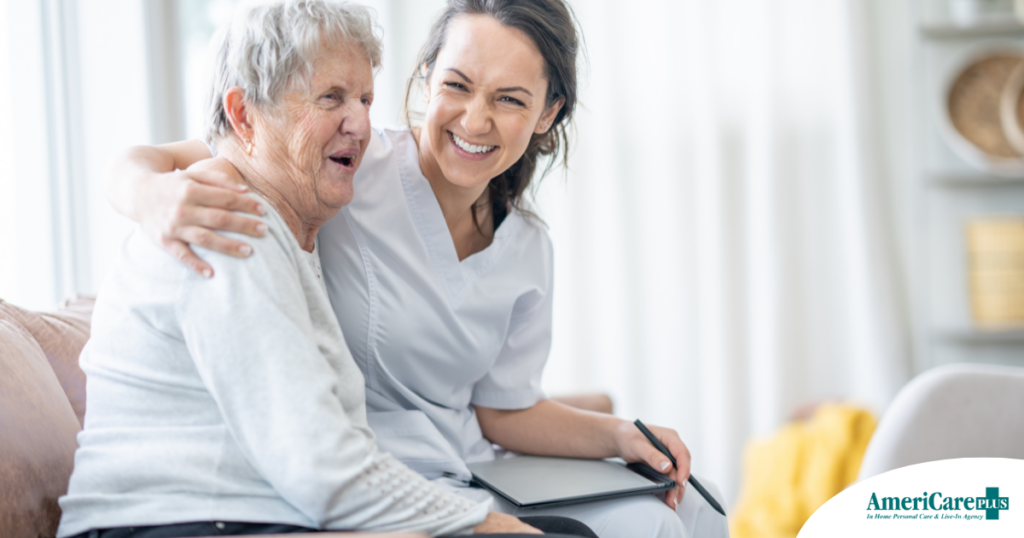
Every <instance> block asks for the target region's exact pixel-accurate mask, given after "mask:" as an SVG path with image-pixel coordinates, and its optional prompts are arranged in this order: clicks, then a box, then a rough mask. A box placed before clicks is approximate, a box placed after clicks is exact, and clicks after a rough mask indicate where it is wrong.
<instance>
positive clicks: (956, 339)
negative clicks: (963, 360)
mask: <svg viewBox="0 0 1024 538" xmlns="http://www.w3.org/2000/svg"><path fill="white" fill-rule="evenodd" d="M935 337H936V338H937V339H938V340H943V341H946V342H952V343H956V344H1024V327H1017V328H1008V329H978V328H965V329H947V330H940V331H936V333H935Z"/></svg>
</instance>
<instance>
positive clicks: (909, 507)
mask: <svg viewBox="0 0 1024 538" xmlns="http://www.w3.org/2000/svg"><path fill="white" fill-rule="evenodd" d="M1009 509H1010V498H1009V497H1000V496H999V488H985V496H984V497H945V496H943V495H942V493H939V492H935V493H932V494H928V492H927V491H926V492H924V494H923V495H921V496H920V497H903V498H900V497H881V498H879V497H878V495H877V494H876V493H874V492H872V493H871V499H870V500H869V501H868V519H976V520H981V519H982V517H981V514H972V513H971V512H977V511H984V512H985V519H999V512H1000V511H1001V510H1009ZM928 511H931V512H937V513H935V514H929V513H926V512H928ZM962 511H966V512H967V513H966V514H961V513H960V512H962ZM882 512H895V513H892V514H885V513H882ZM899 512H916V513H912V514H903V513H899Z"/></svg>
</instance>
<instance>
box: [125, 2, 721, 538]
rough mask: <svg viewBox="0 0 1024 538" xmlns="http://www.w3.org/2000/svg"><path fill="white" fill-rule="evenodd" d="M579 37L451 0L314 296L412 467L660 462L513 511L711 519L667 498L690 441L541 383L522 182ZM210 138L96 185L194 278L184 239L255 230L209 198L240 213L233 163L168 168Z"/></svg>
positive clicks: (449, 475)
mask: <svg viewBox="0 0 1024 538" xmlns="http://www.w3.org/2000/svg"><path fill="white" fill-rule="evenodd" d="M577 49H578V36H577V30H576V26H575V24H574V19H573V16H572V14H571V11H570V9H569V7H568V6H567V5H566V4H565V3H564V2H563V1H562V0H450V1H449V3H448V6H447V9H446V10H445V11H444V12H443V13H442V15H441V17H440V19H439V20H438V21H437V22H436V23H435V25H434V26H433V29H432V31H431V34H430V37H429V38H428V40H427V44H426V46H425V47H424V49H423V51H422V53H421V55H420V58H419V61H418V62H417V65H418V66H419V67H418V69H417V75H418V76H420V77H421V78H422V79H423V82H424V92H423V99H424V100H425V104H426V114H425V118H424V120H423V122H422V125H420V126H418V127H413V128H412V129H394V130H381V131H375V132H374V134H373V135H372V137H371V140H370V143H369V147H368V148H367V151H366V154H365V156H364V159H363V162H362V165H361V168H360V169H359V171H358V172H357V173H356V177H355V182H354V189H355V197H354V199H353V201H352V203H351V204H350V205H349V206H348V207H346V208H344V209H342V211H341V213H340V214H339V215H338V216H336V217H335V218H333V219H331V220H330V221H329V222H328V223H326V224H325V225H324V227H323V228H322V230H321V232H320V235H319V240H320V248H321V257H322V262H323V271H324V278H325V280H326V283H327V288H328V292H329V294H330V298H331V303H332V305H333V307H334V310H335V313H336V315H337V317H338V320H339V323H340V324H341V327H342V330H343V332H344V333H345V335H346V337H347V340H348V343H349V347H350V349H351V351H352V353H353V355H354V356H355V358H356V361H357V363H358V364H359V366H360V368H361V369H362V371H363V373H364V375H365V377H366V388H367V391H366V396H367V409H368V411H369V412H370V413H369V417H368V418H369V421H370V425H371V427H372V428H373V430H374V432H375V434H376V435H377V438H378V441H379V443H380V446H381V449H382V450H385V451H389V452H391V453H392V454H393V455H394V456H395V457H397V458H398V459H399V460H401V461H403V462H404V463H406V464H407V465H409V466H410V467H411V468H413V469H416V470H418V471H419V472H421V473H422V474H423V475H425V476H426V477H428V478H431V479H437V480H441V481H444V482H447V483H448V484H449V485H452V486H456V487H459V491H461V492H462V493H463V494H465V495H467V496H471V497H475V498H484V497H486V496H487V495H488V494H487V493H486V492H484V491H482V490H476V489H472V488H467V487H462V486H465V485H466V484H467V483H468V480H469V478H470V473H469V472H468V470H467V469H466V466H465V462H467V461H480V460H487V459H491V458H494V457H495V452H494V449H493V448H492V445H491V442H494V443H497V444H499V445H501V446H503V447H504V448H506V449H508V450H512V451H515V452H519V453H527V454H540V455H556V456H573V457H583V458H606V457H612V456H620V457H622V458H624V459H626V460H627V461H643V462H646V463H647V464H649V465H651V466H652V467H654V468H656V469H661V470H662V471H663V472H666V473H672V474H673V475H674V478H675V479H676V480H677V481H678V482H679V484H680V485H681V486H680V488H678V489H676V490H674V491H672V492H669V493H668V494H667V495H666V499H665V503H661V502H660V501H659V500H657V499H656V498H655V497H654V496H640V497H632V498H625V499H617V500H611V501H604V502H598V503H589V504H581V505H575V506H570V507H562V508H554V509H548V510H532V511H530V513H531V514H559V515H569V516H571V517H574V518H576V519H579V520H581V521H583V522H584V523H586V524H587V525H589V526H590V527H591V528H592V529H594V531H595V532H597V533H598V534H599V535H601V536H603V537H606V538H614V537H637V536H651V537H654V536H680V537H681V536H724V535H727V533H728V531H727V528H726V524H725V520H724V518H722V517H721V516H719V515H718V514H717V513H715V512H714V511H713V510H712V509H711V508H710V506H708V505H707V504H706V502H705V501H703V499H702V498H701V497H700V496H699V495H697V494H690V495H685V496H684V495H683V493H684V489H683V486H682V485H684V484H685V480H686V478H687V476H688V474H689V463H690V457H689V452H688V450H687V448H686V446H685V445H684V444H683V442H682V441H681V440H680V438H679V436H678V434H677V433H676V432H675V431H673V430H670V429H667V428H657V427H652V428H651V429H652V430H653V431H654V432H655V434H656V435H657V436H658V437H659V438H661V439H662V441H663V442H664V443H665V444H666V445H667V446H668V447H669V449H670V450H671V451H672V453H673V455H674V456H675V458H676V459H677V460H678V461H679V469H678V470H673V469H672V468H671V467H670V466H669V463H668V459H667V458H666V457H665V456H664V455H662V454H661V453H660V452H658V451H657V450H656V449H655V448H654V447H653V446H651V444H650V443H649V442H648V441H647V440H646V439H645V438H644V437H643V435H642V434H641V433H640V432H639V431H638V430H637V429H636V428H634V427H633V426H632V424H630V423H629V422H627V421H624V420H621V419H619V418H616V417H613V416H610V415H603V414H598V413H590V412H585V411H580V410H576V409H573V408H570V407H568V406H564V405H561V404H559V403H557V402H553V401H551V400H548V399H546V398H545V396H544V394H543V392H542V391H541V389H540V378H541V373H542V370H543V367H544V364H545V362H546V360H547V356H548V351H549V348H550V340H551V305H552V302H551V301H552V253H551V243H550V240H549V238H548V236H547V234H546V233H545V231H544V228H543V226H542V225H540V224H539V223H538V222H537V221H536V219H535V218H534V217H532V216H531V214H530V213H529V212H528V211H527V210H526V209H525V208H524V200H523V197H524V192H525V191H526V189H527V187H528V186H529V184H530V181H531V179H532V177H533V175H534V171H535V168H536V166H537V164H538V162H539V161H541V160H543V159H545V158H550V159H559V158H561V159H563V160H564V159H565V156H566V153H567V149H568V148H567V142H568V139H567V136H566V133H567V131H568V129H569V124H570V122H571V119H572V115H573V112H574V110H575V106H576V91H577V89H576V60H577ZM412 88H413V84H412V83H410V86H409V91H410V93H411V92H412ZM210 155H211V151H210V150H208V149H207V148H206V146H204V145H203V144H202V143H201V142H194V141H193V142H179V143H176V144H170V145H166V146H162V147H159V148H134V149H132V150H130V151H129V153H128V154H127V155H126V156H125V157H124V158H123V159H121V160H120V161H119V162H118V163H117V164H116V166H115V167H114V168H113V170H112V174H111V175H112V178H111V179H112V181H111V185H110V197H111V201H112V203H113V204H114V205H115V206H116V207H117V208H118V209H119V210H120V211H121V212H123V213H124V214H126V215H128V216H129V217H131V218H133V219H135V220H138V221H140V222H141V223H142V224H143V225H144V227H145V228H146V229H147V230H149V233H150V235H151V236H153V237H154V238H155V239H156V240H157V241H158V242H159V243H160V244H162V245H163V246H164V247H165V248H167V249H168V250H169V251H171V252H172V253H173V254H175V255H176V256H177V257H179V258H180V259H182V260H183V261H185V262H186V263H187V264H188V265H190V266H191V267H193V268H194V269H197V270H198V271H200V272H202V273H203V274H206V275H207V276H212V272H211V270H210V268H209V266H207V265H205V264H204V263H203V262H202V261H201V260H199V259H198V258H196V257H195V256H194V254H193V253H192V252H191V251H190V250H188V248H187V245H186V243H194V244H196V245H199V246H203V247H207V248H212V249H214V250H218V251H221V252H228V253H233V254H235V255H241V256H244V255H248V254H249V253H251V252H252V250H251V249H250V246H249V245H245V244H243V243H239V242H237V241H234V240H231V239H229V238H225V237H222V236H219V235H217V234H215V233H212V232H211V231H210V228H214V229H224V230H231V231H238V232H242V233H248V234H249V235H254V236H258V235H259V234H260V230H258V229H257V228H256V225H255V223H254V222H250V221H247V220H246V219H244V218H242V217H240V216H239V215H237V214H232V213H230V212H228V211H224V210H225V209H228V210H233V211H244V212H255V211H256V208H255V207H254V205H253V204H252V203H251V202H249V200H248V199H247V198H246V197H244V196H241V195H240V194H238V193H237V191H236V192H232V189H234V187H231V186H230V185H231V180H230V176H231V175H233V171H231V170H226V172H228V173H226V174H215V173H205V174H204V173H190V172H187V171H186V172H180V171H173V170H175V169H181V168H186V167H187V166H189V165H190V164H192V162H194V161H196V160H198V159H202V158H206V157H209V156H210ZM498 504H499V505H502V503H500V502H499V503H498ZM503 506H504V507H505V509H506V510H509V511H514V509H513V508H512V507H511V506H509V505H507V504H504V505H503Z"/></svg>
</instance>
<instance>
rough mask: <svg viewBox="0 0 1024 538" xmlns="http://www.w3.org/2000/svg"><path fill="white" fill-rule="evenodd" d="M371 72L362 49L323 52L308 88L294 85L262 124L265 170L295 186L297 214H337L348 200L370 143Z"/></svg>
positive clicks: (346, 46) (337, 48) (346, 47)
mask: <svg viewBox="0 0 1024 538" xmlns="http://www.w3.org/2000/svg"><path fill="white" fill-rule="evenodd" d="M372 101H373V68H372V67H371V66H370V61H369V59H368V58H367V56H366V53H365V52H363V50H362V48H361V47H359V46H355V45H349V44H348V43H342V44H340V45H336V46H325V47H324V49H323V53H322V54H321V55H320V58H319V59H318V60H316V61H315V62H314V63H313V76H312V79H311V80H310V81H309V84H308V87H306V86H305V85H302V84H299V85H297V86H296V87H295V88H294V89H292V90H291V91H288V92H286V93H285V94H284V96H283V97H282V102H281V106H280V107H279V111H278V113H275V114H272V115H270V117H269V118H268V119H267V123H268V125H267V127H268V128H267V129H266V132H267V133H268V137H269V138H272V140H270V141H268V142H269V143H268V144H266V146H265V147H267V149H268V151H267V155H264V156H261V157H262V158H263V159H264V160H265V161H266V162H265V164H267V165H268V166H271V167H274V168H279V169H282V170H279V171H280V172H283V173H284V174H287V175H286V176H282V177H283V178H287V180H291V181H293V182H295V183H296V185H295V187H297V188H298V193H297V194H298V197H299V200H298V202H299V203H300V204H301V205H302V206H303V207H301V208H296V209H300V210H305V211H309V212H315V211H316V210H318V209H324V208H328V209H332V210H334V211H337V209H339V208H340V207H341V206H343V205H345V204H347V203H349V202H350V201H351V200H352V194H353V191H352V178H353V176H354V175H355V172H356V169H357V168H358V167H359V163H360V161H361V160H362V156H363V152H364V151H365V150H366V145H367V143H368V142H369V140H370V116H369V112H370V103H371V102H372Z"/></svg>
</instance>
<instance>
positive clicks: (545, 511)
mask: <svg viewBox="0 0 1024 538" xmlns="http://www.w3.org/2000/svg"><path fill="white" fill-rule="evenodd" d="M697 479H698V480H699V481H700V483H701V485H703V486H704V487H705V488H706V489H707V490H708V492H709V493H711V494H712V495H714V497H715V499H716V500H717V501H718V504H719V505H722V506H725V502H724V501H723V500H722V494H721V493H720V492H719V491H718V487H717V486H715V484H714V483H712V482H710V481H708V480H705V479H702V478H700V477H697ZM460 489H463V490H468V491H463V492H460V493H462V494H463V495H466V496H468V497H474V498H481V497H484V496H488V495H489V496H491V497H492V498H493V499H494V510H495V511H497V512H505V513H507V514H512V515H515V516H524V517H525V516H563V517H571V518H573V519H575V520H577V521H580V522H582V523H584V524H586V525H587V526H588V527H590V528H591V529H592V530H593V531H594V532H595V533H597V535H598V536H600V537H601V538H728V536H729V525H728V523H727V521H726V518H725V517H724V516H722V515H721V514H719V513H718V512H716V511H715V509H714V508H711V505H710V504H708V503H707V501H705V500H704V498H703V497H701V495H700V493H698V492H697V490H695V489H693V488H687V490H686V492H685V493H684V495H683V502H682V503H681V504H680V505H679V508H677V509H676V510H675V512H673V511H672V509H671V508H669V507H668V505H667V504H665V501H664V500H663V499H662V498H661V496H660V495H657V496H656V495H637V496H635V497H623V498H621V499H612V500H608V501H599V502H593V503H583V504H573V505H570V506H560V507H556V508H538V509H524V508H516V507H515V506H512V505H511V504H509V503H508V502H506V501H505V500H504V499H502V498H500V497H498V496H495V495H492V494H491V493H490V492H488V491H485V490H481V489H476V488H460Z"/></svg>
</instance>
